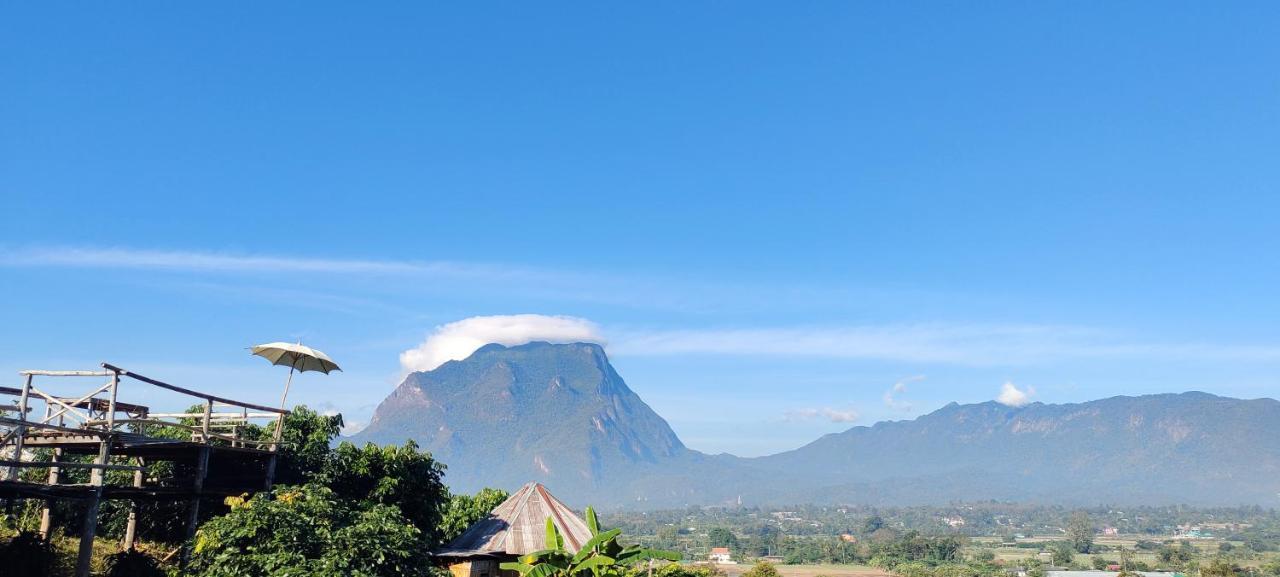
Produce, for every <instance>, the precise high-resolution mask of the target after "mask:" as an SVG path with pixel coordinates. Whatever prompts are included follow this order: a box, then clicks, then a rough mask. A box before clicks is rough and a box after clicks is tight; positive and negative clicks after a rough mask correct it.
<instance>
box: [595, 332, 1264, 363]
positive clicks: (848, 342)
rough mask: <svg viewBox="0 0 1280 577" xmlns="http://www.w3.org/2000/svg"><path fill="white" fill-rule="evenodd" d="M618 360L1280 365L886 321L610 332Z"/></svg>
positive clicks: (1223, 351) (1108, 339)
mask: <svg viewBox="0 0 1280 577" xmlns="http://www.w3.org/2000/svg"><path fill="white" fill-rule="evenodd" d="M610 334H611V335H612V339H611V343H612V346H611V348H610V352H611V353H616V354H620V355H637V356H650V355H654V356H657V355H679V354H713V355H716V354H719V355H752V356H761V355H767V356H777V357H799V358H803V357H815V358H839V359H865V360H882V361H901V362H910V363H932V364H952V365H967V366H1004V365H1031V364H1037V363H1049V362H1058V361H1063V360H1067V359H1081V358H1176V359H1183V360H1186V359H1198V360H1209V361H1224V360H1240V361H1253V362H1280V346H1274V345H1212V344H1202V343H1169V342H1164V343H1160V342H1141V341H1135V340H1130V339H1127V338H1125V335H1120V334H1116V333H1112V332H1109V331H1105V330H1100V329H1093V328H1087V327H1072V326H1056V325H988V324H886V325H860V326H845V327H780V328H751V329H707V330H667V331H633V332H624V331H610Z"/></svg>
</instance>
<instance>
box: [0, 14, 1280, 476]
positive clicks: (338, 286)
mask: <svg viewBox="0 0 1280 577" xmlns="http://www.w3.org/2000/svg"><path fill="white" fill-rule="evenodd" d="M1278 25H1280V5H1277V4H1275V3H1266V2H1258V3H1250V2H1238V3H1231V4H1210V3H1177V2H1175V3H1145V2H1126V3H1103V2H1094V3H1057V4H1051V3H1025V2H982V3H974V2H965V3H960V2H955V3H952V2H946V3H942V2H939V3H905V2H813V3H804V4H801V5H797V4H794V3H787V4H783V3H776V4H765V3H689V2H679V3H676V2H672V3H645V4H643V5H622V4H605V3H568V4H560V5H555V6H549V5H545V4H536V5H535V4H529V3H491V4H483V5H477V4H474V3H462V4H457V5H449V6H445V5H440V6H423V5H417V4H407V3H406V4H402V5H398V6H387V5H384V6H379V7H377V8H373V9H370V8H367V7H363V6H360V7H357V6H354V5H351V4H341V3H318V2H306V3H275V4H272V5H271V6H269V7H268V6H262V5H254V4H251V3H233V4H228V3H222V4H218V5H208V6H195V5H191V4H182V5H175V4H163V3H153V4H133V5H129V6H124V5H120V4H109V5H108V4H101V3H84V4H81V5H75V4H59V5H57V6H56V7H54V6H50V5H40V4H25V5H23V4H17V3H9V4H6V5H5V6H4V7H2V8H0V87H2V88H0V214H2V215H3V226H2V227H0V302H2V303H3V305H2V306H0V326H3V330H2V331H0V384H13V383H16V382H17V375H16V373H15V371H16V370H18V369H20V368H31V367H39V368H91V367H93V366H95V365H96V363H98V362H100V361H111V362H114V363H116V364H120V365H123V366H125V367H127V368H131V369H135V370H137V371H138V372H140V373H143V374H148V375H152V376H155V377H157V378H162V379H166V380H171V381H174V382H177V383H181V384H187V385H190V386H193V387H196V388H206V389H215V388H216V389H219V390H222V391H226V392H229V393H234V395H235V396H241V397H249V398H253V399H256V400H260V401H263V402H271V401H272V399H274V398H276V396H277V395H278V390H279V388H280V383H281V381H282V380H283V377H284V373H283V371H280V370H275V369H274V368H272V367H268V366H267V365H266V364H265V362H262V361H261V360H260V359H256V358H252V357H249V356H248V355H247V353H246V351H245V350H244V347H246V346H248V345H251V344H254V343H258V342H264V341H272V340H282V339H301V340H303V341H304V342H306V343H309V344H311V345H313V346H315V347H317V348H320V349H322V350H325V351H326V352H328V353H330V354H331V355H332V356H333V357H335V359H337V360H338V361H339V362H340V363H341V364H342V365H343V367H344V368H345V369H346V371H345V372H343V373H341V374H334V375H330V376H328V377H324V376H315V375H312V374H307V375H305V376H303V377H302V378H300V379H299V382H298V384H297V388H296V389H295V390H296V393H295V394H294V398H295V399H297V400H298V401H300V402H306V403H308V404H310V405H312V406H319V407H321V408H325V409H329V410H341V411H342V412H343V413H344V414H345V415H346V416H347V418H348V421H349V422H352V423H356V424H358V423H360V422H363V421H366V420H367V419H368V416H369V414H370V412H371V411H372V407H373V405H375V404H376V403H377V402H378V401H379V400H380V399H381V398H382V397H383V396H384V395H385V394H386V393H388V392H389V391H390V390H391V389H392V388H393V387H394V385H395V383H396V381H397V378H398V376H399V374H400V371H401V367H400V363H399V355H400V353H401V352H403V351H406V350H409V349H413V348H414V347H417V346H418V345H419V344H421V343H422V342H423V340H424V339H425V338H426V337H427V335H428V334H430V333H432V331H434V330H435V329H436V327H439V326H441V325H445V324H447V323H451V322H455V321H459V320H461V319H466V318H470V317H474V316H479V315H509V314H525V313H527V314H542V315H567V316H570V317H575V318H579V319H587V320H589V321H590V322H591V323H593V325H592V326H593V327H595V330H597V331H598V333H599V334H600V335H601V337H602V338H603V339H604V340H607V341H608V346H609V350H610V353H611V355H612V357H613V359H614V363H615V365H616V367H617V368H618V370H619V371H620V372H621V373H622V375H623V376H624V377H625V378H626V379H627V380H628V383H629V384H630V385H631V386H632V388H634V389H635V390H636V391H638V392H639V393H640V394H641V395H642V396H643V397H644V398H645V399H646V400H647V401H648V402H649V403H650V404H651V405H653V406H654V408H655V409H657V410H658V411H659V413H661V414H662V415H664V416H666V417H667V418H668V420H669V421H670V422H671V423H672V425H673V427H675V429H676V431H677V432H678V433H679V434H680V435H681V436H682V438H684V440H685V441H686V443H687V444H689V445H690V446H692V447H694V448H697V449H702V450H706V451H711V452H719V451H730V452H735V453H738V454H744V455H756V454H762V453H767V452H771V451H776V450H781V449H786V448H791V447H795V446H798V445H800V444H802V443H804V442H806V441H808V440H812V439H813V438H815V437H816V436H817V435H820V434H822V433H825V432H832V431H838V430H843V429H844V428H847V427H848V426H850V425H851V423H856V424H869V423H872V422H875V421H878V420H883V419H900V418H910V417H913V416H916V415H919V414H921V413H923V412H927V411H929V410H932V409H935V408H937V407H939V406H941V405H943V404H945V403H947V402H950V401H952V400H955V401H961V402H978V401H985V400H990V399H993V398H995V397H996V396H997V395H998V394H1000V392H1001V389H1002V387H1003V386H1004V384H1005V383H1012V384H1013V386H1014V387H1017V388H1018V390H1020V391H1023V392H1024V393H1028V394H1030V395H1031V398H1032V399H1033V400H1039V401H1044V402H1073V401H1082V400H1088V399H1094V398H1098V397H1104V396H1110V395H1114V394H1143V393H1154V392H1170V391H1185V390H1205V391H1209V392H1214V393H1219V394H1224V395H1232V396H1240V397H1259V396H1276V394H1277V391H1280V376H1278V375H1280V329H1277V327H1280V322H1277V321H1280V305H1277V301H1276V298H1275V295H1276V287H1277V284H1278V281H1280V267H1277V266H1276V263H1277V256H1276V255H1277V254H1280V239H1278V234H1277V231H1280V226H1277V225H1278V224H1280V222H1278V221H1280V216H1278V215H1280V195H1277V183H1280V163H1277V162H1276V159H1277V158H1280V130H1277V126H1280V75H1278V74H1276V70H1277V69H1278V68H1280V67H1278V66H1277V65H1280V44H1277V43H1276V42H1275V38H1274V32H1275V30H1276V29H1277V26H1278ZM5 375H8V376H5ZM898 383H901V385H900V386H899V387H898V389H899V390H897V391H895V390H894V388H895V384H898ZM1032 390H1034V393H1032V392H1031V391H1032ZM138 394H142V393H141V391H140V392H139V393H138ZM154 402H155V403H157V404H162V403H164V402H170V401H165V400H162V399H156V400H154ZM855 414H856V419H855V418H854V416H855ZM851 419H852V420H851Z"/></svg>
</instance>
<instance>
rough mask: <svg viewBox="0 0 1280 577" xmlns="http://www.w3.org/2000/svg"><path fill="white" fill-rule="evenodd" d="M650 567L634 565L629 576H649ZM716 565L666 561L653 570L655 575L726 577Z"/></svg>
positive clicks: (665, 576)
mask: <svg viewBox="0 0 1280 577" xmlns="http://www.w3.org/2000/svg"><path fill="white" fill-rule="evenodd" d="M648 574H649V571H648V568H647V567H645V566H644V565H633V566H632V567H631V569H630V570H629V571H628V572H627V577H647V576H648ZM724 575H725V573H724V571H721V570H720V569H719V568H718V567H716V566H715V565H684V564H681V563H664V564H662V565H661V566H659V567H657V568H656V569H654V571H653V577H724Z"/></svg>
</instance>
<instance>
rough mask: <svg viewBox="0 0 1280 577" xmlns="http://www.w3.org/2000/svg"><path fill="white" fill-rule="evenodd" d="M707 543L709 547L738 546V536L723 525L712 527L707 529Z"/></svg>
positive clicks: (734, 547)
mask: <svg viewBox="0 0 1280 577" xmlns="http://www.w3.org/2000/svg"><path fill="white" fill-rule="evenodd" d="M707 545H708V546H710V547H728V548H730V549H737V548H738V537H737V536H736V535H734V534H733V531H730V530H729V529H727V528H725V527H712V528H711V530H710V531H707Z"/></svg>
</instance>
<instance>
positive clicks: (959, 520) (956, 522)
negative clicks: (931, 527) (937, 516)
mask: <svg viewBox="0 0 1280 577" xmlns="http://www.w3.org/2000/svg"><path fill="white" fill-rule="evenodd" d="M942 522H943V523H946V524H947V525H949V526H951V527H953V528H954V527H964V517H961V516H959V515H956V516H955V517H943V518H942Z"/></svg>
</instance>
